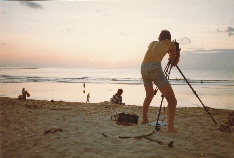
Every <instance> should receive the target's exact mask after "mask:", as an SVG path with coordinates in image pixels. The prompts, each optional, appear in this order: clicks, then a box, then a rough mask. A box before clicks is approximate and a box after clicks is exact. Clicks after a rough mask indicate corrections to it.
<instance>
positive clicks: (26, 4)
mask: <svg viewBox="0 0 234 158" xmlns="http://www.w3.org/2000/svg"><path fill="white" fill-rule="evenodd" d="M20 4H22V5H24V6H27V7H30V8H32V9H43V7H42V6H41V5H40V4H38V3H36V2H30V1H21V2H20Z"/></svg>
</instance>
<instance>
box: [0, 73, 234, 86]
mask: <svg viewBox="0 0 234 158" xmlns="http://www.w3.org/2000/svg"><path fill="white" fill-rule="evenodd" d="M169 81H170V83H171V84H172V85H184V84H187V82H186V81H185V80H184V79H169ZM26 82H54V83H96V84H133V85H134V84H135V85H138V84H143V81H142V79H141V78H97V77H79V78H59V77H37V76H35V77H33V76H10V75H0V83H26ZM188 82H189V83H190V84H203V85H207V84H209V85H211V84H216V85H217V84H218V85H228V86H233V85H234V80H193V79H188Z"/></svg>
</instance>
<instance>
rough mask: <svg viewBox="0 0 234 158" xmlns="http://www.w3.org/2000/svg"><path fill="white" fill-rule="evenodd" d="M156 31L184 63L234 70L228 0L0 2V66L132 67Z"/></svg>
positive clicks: (233, 7)
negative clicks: (165, 34)
mask: <svg viewBox="0 0 234 158" xmlns="http://www.w3.org/2000/svg"><path fill="white" fill-rule="evenodd" d="M163 29H167V30H169V31H170V32H171V34H172V39H177V41H178V42H179V43H180V47H181V49H182V51H181V53H182V55H181V62H180V64H179V66H182V67H183V68H184V69H186V68H187V69H229V70H234V62H233V59H234V1H233V0H154V1H152V0H144V1H143V0H142V1H140V0H139V1H133V0H131V1H130V0H129V1H123V0H122V1H121V0H120V1H110V0H109V1H24V2H20V1H10V2H6V1H1V2H0V37H1V38H0V53H1V63H0V66H10V67H74V68H139V67H140V65H141V62H142V60H143V57H144V55H145V52H146V51H147V48H148V45H149V43H150V42H151V41H154V40H157V39H158V35H159V33H160V32H161V30H163Z"/></svg>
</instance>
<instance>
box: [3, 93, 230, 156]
mask: <svg viewBox="0 0 234 158" xmlns="http://www.w3.org/2000/svg"><path fill="white" fill-rule="evenodd" d="M0 103H1V104H0V113H1V116H0V121H1V131H0V132H1V137H0V139H1V145H0V148H1V157H2V158H8V157H9V158H14V157H17V158H18V157H27V158H28V157H34V158H37V157H38V158H39V157H43V158H44V157H47V158H52V157H62V158H67V157H82V158H89V157H92V158H98V157H107V158H109V157H124V158H128V157H129V158H138V157H139V158H140V157H141V158H142V157H144V158H148V157H153V158H154V157H165V158H168V157H176V158H178V157H218V158H222V157H225V158H227V157H234V150H233V148H234V137H233V131H234V128H233V127H231V130H232V132H221V131H220V130H219V125H221V124H225V122H227V120H228V115H229V114H230V113H231V112H232V111H231V110H221V109H211V110H210V112H211V115H212V116H213V117H214V119H215V120H216V122H217V123H218V125H216V124H215V123H214V122H213V121H212V119H211V118H210V117H209V115H208V114H207V112H206V111H205V110H204V108H199V107H196V108H178V109H177V111H176V119H175V125H176V129H177V130H178V131H179V132H180V133H175V134H169V133H166V131H167V128H166V127H162V128H161V129H162V130H161V131H159V132H156V133H154V134H153V135H151V136H150V138H152V139H154V140H159V141H162V142H163V143H164V144H163V145H160V144H158V143H156V142H154V141H149V140H147V139H145V138H139V139H137V138H130V139H120V138H118V137H119V136H139V135H146V134H149V133H151V132H152V131H153V130H154V128H155V127H151V126H147V125H141V124H140V123H141V121H142V118H141V113H142V107H137V106H133V105H127V106H126V105H121V106H120V105H114V104H111V103H108V102H103V103H91V104H85V103H77V102H76V103H75V102H72V103H71V102H58V101H55V102H50V101H36V100H25V101H22V100H21V101H20V100H17V99H15V98H5V97H0ZM157 111H158V108H157V107H150V110H149V119H150V120H151V121H152V122H154V121H156V118H157V115H156V113H157ZM116 112H130V113H131V112H132V113H136V114H137V115H138V116H140V117H139V124H138V125H134V126H122V125H117V124H116V122H115V121H112V120H111V116H112V115H113V114H115V113H116ZM51 128H60V129H62V130H63V131H62V132H59V131H58V132H55V133H49V134H44V132H45V131H46V130H49V129H51ZM102 133H104V135H105V136H104V135H103V134H102ZM171 141H174V144H173V147H171V148H170V147H168V143H170V142H171Z"/></svg>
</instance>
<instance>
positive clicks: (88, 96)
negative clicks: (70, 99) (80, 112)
mask: <svg viewBox="0 0 234 158" xmlns="http://www.w3.org/2000/svg"><path fill="white" fill-rule="evenodd" d="M89 98H90V93H89V94H88V95H87V101H86V103H90V102H89Z"/></svg>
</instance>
